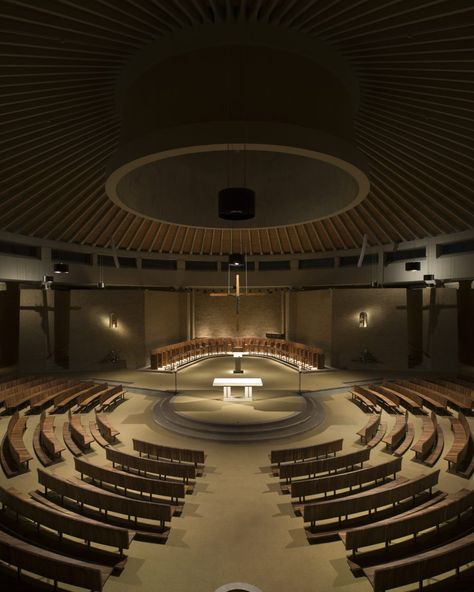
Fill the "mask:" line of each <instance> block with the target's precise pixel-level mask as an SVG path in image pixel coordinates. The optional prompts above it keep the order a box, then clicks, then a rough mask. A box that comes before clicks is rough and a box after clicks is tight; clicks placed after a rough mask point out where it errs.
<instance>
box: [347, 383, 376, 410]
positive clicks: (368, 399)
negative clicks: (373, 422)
mask: <svg viewBox="0 0 474 592" xmlns="http://www.w3.org/2000/svg"><path fill="white" fill-rule="evenodd" d="M351 399H352V400H353V401H354V400H355V401H357V402H359V403H360V404H361V405H362V408H363V410H364V411H366V412H369V413H378V409H377V405H378V402H377V399H376V397H375V395H373V394H372V393H367V392H364V391H363V389H362V388H361V387H359V386H357V385H354V386H353V387H352V389H351Z"/></svg>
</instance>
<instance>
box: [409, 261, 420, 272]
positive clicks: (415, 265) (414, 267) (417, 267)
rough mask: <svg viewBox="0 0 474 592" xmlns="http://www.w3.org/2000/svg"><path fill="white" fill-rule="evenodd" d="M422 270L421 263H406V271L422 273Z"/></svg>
mask: <svg viewBox="0 0 474 592" xmlns="http://www.w3.org/2000/svg"><path fill="white" fill-rule="evenodd" d="M420 270H421V262H420V261H407V262H406V263H405V271H420Z"/></svg>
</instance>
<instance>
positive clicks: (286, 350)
mask: <svg viewBox="0 0 474 592" xmlns="http://www.w3.org/2000/svg"><path fill="white" fill-rule="evenodd" d="M234 350H239V351H244V352H248V353H249V354H253V355H261V356H271V357H274V358H278V359H281V360H284V361H285V362H288V363H289V364H294V365H298V366H299V365H300V366H302V367H303V368H306V369H311V368H318V369H320V368H324V352H323V350H322V349H321V348H319V347H310V346H308V345H304V344H303V343H294V342H293V341H286V340H285V339H266V338H260V337H220V338H207V337H206V338H204V337H202V338H199V339H190V340H189V341H182V342H180V343H173V344H171V345H167V346H164V347H158V348H155V349H153V350H151V352H150V365H151V368H152V369H154V370H157V369H158V368H169V367H172V366H176V365H178V366H179V365H181V364H186V363H188V362H190V361H192V360H197V359H199V358H202V357H206V356H216V355H225V354H228V353H231V352H232V351H234Z"/></svg>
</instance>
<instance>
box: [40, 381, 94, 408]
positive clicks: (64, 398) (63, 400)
mask: <svg viewBox="0 0 474 592" xmlns="http://www.w3.org/2000/svg"><path fill="white" fill-rule="evenodd" d="M81 387H82V388H79V389H77V390H75V389H74V390H72V391H71V392H69V393H67V392H63V393H60V394H59V395H58V396H57V397H55V398H54V400H53V408H52V409H51V411H50V413H57V412H58V411H62V410H63V409H65V408H66V407H67V406H68V405H70V404H72V403H73V402H74V401H76V400H77V399H78V398H79V397H80V396H87V393H88V392H90V391H91V389H94V388H96V387H97V385H95V384H94V383H93V382H83V383H81Z"/></svg>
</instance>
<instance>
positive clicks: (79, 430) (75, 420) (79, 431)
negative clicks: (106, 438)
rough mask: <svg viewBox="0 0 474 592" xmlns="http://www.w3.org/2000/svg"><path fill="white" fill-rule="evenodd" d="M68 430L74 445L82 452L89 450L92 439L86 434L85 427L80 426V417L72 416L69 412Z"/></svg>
mask: <svg viewBox="0 0 474 592" xmlns="http://www.w3.org/2000/svg"><path fill="white" fill-rule="evenodd" d="M69 429H70V431H71V437H72V439H73V440H74V442H75V444H76V445H77V446H79V448H80V449H81V450H82V451H83V452H85V451H87V450H89V449H90V447H91V444H92V442H93V441H94V438H93V437H92V436H91V435H90V434H89V433H88V432H87V430H86V427H85V426H84V425H82V422H81V418H80V416H79V415H73V414H72V413H71V410H69Z"/></svg>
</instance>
